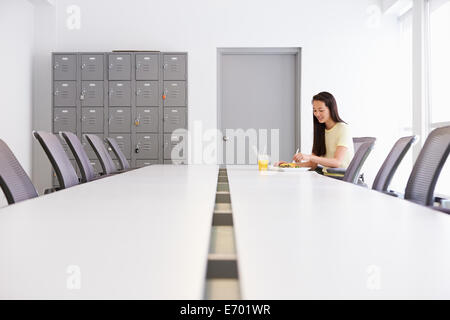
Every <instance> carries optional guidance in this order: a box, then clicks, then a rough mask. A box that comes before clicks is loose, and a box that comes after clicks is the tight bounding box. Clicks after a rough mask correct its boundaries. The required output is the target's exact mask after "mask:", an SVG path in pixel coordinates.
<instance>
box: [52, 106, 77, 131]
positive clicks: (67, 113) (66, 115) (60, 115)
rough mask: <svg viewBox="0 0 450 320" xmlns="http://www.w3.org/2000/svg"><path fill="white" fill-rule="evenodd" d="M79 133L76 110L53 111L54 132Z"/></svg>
mask: <svg viewBox="0 0 450 320" xmlns="http://www.w3.org/2000/svg"><path fill="white" fill-rule="evenodd" d="M60 131H70V132H76V131H77V110H76V108H54V109H53V132H60Z"/></svg>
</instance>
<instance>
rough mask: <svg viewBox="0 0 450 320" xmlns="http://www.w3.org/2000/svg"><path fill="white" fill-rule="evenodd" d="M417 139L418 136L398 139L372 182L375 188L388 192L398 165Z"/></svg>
mask: <svg viewBox="0 0 450 320" xmlns="http://www.w3.org/2000/svg"><path fill="white" fill-rule="evenodd" d="M415 140H416V136H409V137H403V138H400V139H398V140H397V142H396V143H395V144H394V146H393V147H392V149H391V151H390V152H389V154H388V156H387V157H386V160H384V162H383V164H382V165H381V168H380V170H378V173H377V176H376V177H375V180H374V181H373V184H372V189H373V190H377V191H380V192H386V191H387V190H388V187H389V184H390V183H391V181H392V177H393V176H394V174H395V171H397V168H398V166H399V165H400V163H401V162H402V160H403V158H404V157H405V155H406V153H407V152H408V150H409V149H410V148H411V146H412V144H413V143H414V141H415Z"/></svg>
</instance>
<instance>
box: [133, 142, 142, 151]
mask: <svg viewBox="0 0 450 320" xmlns="http://www.w3.org/2000/svg"><path fill="white" fill-rule="evenodd" d="M139 151H141V147H140V145H139V143H138V144H137V145H136V148H135V149H134V152H136V153H139Z"/></svg>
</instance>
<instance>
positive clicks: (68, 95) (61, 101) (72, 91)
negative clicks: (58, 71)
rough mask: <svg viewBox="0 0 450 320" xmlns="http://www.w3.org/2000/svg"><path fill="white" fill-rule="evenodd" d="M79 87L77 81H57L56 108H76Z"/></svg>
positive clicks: (55, 84)
mask: <svg viewBox="0 0 450 320" xmlns="http://www.w3.org/2000/svg"><path fill="white" fill-rule="evenodd" d="M76 94H77V86H76V82H75V81H55V82H54V84H53V96H54V105H55V107H75V106H76Z"/></svg>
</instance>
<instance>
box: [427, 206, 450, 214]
mask: <svg viewBox="0 0 450 320" xmlns="http://www.w3.org/2000/svg"><path fill="white" fill-rule="evenodd" d="M428 208H430V209H433V210H436V211H440V212H443V213H446V214H450V209H447V208H442V207H435V206H429V207H428Z"/></svg>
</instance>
